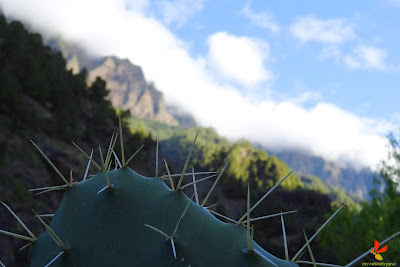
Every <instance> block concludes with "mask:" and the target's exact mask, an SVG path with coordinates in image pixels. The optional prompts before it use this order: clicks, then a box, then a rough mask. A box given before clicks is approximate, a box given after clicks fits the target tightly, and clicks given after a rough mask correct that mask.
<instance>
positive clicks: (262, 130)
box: [1, 0, 394, 166]
mask: <svg viewBox="0 0 400 267" xmlns="http://www.w3.org/2000/svg"><path fill="white" fill-rule="evenodd" d="M1 3H2V4H3V10H4V12H5V13H6V14H7V15H12V16H13V17H15V18H18V19H24V20H26V21H29V22H30V23H32V24H33V26H35V27H39V28H42V29H46V30H47V31H49V32H52V33H54V34H55V33H57V34H62V35H63V36H64V37H65V38H67V39H70V40H75V41H77V42H79V43H81V44H82V45H84V47H86V48H87V49H89V51H98V52H99V53H101V54H114V55H117V56H120V57H128V58H130V59H131V60H132V62H133V63H134V64H138V65H140V66H142V67H143V70H144V72H145V75H146V78H147V79H149V80H152V81H155V83H156V84H157V86H158V88H160V89H161V90H163V92H164V93H165V97H166V100H167V101H168V102H170V103H175V104H177V105H179V106H181V107H183V108H185V109H186V110H188V111H190V112H192V113H193V114H194V116H195V117H196V120H197V121H198V122H199V123H200V124H201V125H203V126H212V127H215V128H216V129H217V130H218V131H219V132H220V133H221V134H223V135H225V136H228V137H230V138H241V137H245V138H247V139H250V140H252V141H257V142H259V143H261V144H263V145H265V146H267V147H271V148H278V149H279V148H281V149H282V148H298V149H303V150H308V151H311V152H312V153H313V154H315V155H319V156H324V157H326V158H329V159H337V160H342V161H347V162H352V163H359V164H362V165H370V166H371V164H375V163H377V161H378V160H380V159H382V158H384V157H385V155H386V148H385V146H384V144H385V142H386V139H385V138H383V137H381V136H382V134H386V132H387V130H388V129H390V128H391V127H392V125H390V124H389V125H386V124H385V122H384V121H383V120H382V121H374V120H370V119H366V118H360V117H357V116H355V115H353V114H351V113H348V112H346V111H343V110H342V109H340V108H338V107H335V106H333V105H331V104H327V103H320V104H317V105H316V106H314V107H312V108H308V109H307V108H304V107H302V106H301V104H300V103H299V102H296V101H274V100H271V99H257V100H254V97H252V98H251V99H250V98H246V97H243V95H242V94H240V93H239V92H238V90H237V89H236V88H235V87H232V86H227V85H226V84H224V83H220V82H218V81H216V80H215V79H214V75H213V74H212V73H211V72H210V71H209V69H208V68H207V67H208V65H209V61H210V59H208V58H207V57H206V56H204V57H199V58H196V59H194V58H192V57H191V56H190V55H189V53H188V52H187V50H186V45H185V43H184V42H182V41H181V40H180V39H179V38H177V37H176V36H174V35H173V34H172V33H171V32H170V31H169V30H168V29H167V28H165V26H163V24H162V23H160V22H159V21H157V20H155V19H153V18H148V17H145V16H143V15H142V14H140V13H138V11H137V10H133V11H127V10H126V9H125V5H126V2H124V1H122V0H118V1H116V0H104V1H97V0H86V1H81V0H58V1H54V0H36V1H31V0H1ZM71 14H73V16H72V15H71ZM218 36H220V37H221V36H222V40H223V41H224V40H225V41H226V40H228V43H229V45H232V46H238V47H237V48H236V49H233V50H231V47H230V46H225V49H226V50H231V52H230V53H228V56H231V57H235V56H240V53H238V51H241V49H242V47H251V48H253V49H254V50H255V51H258V52H257V53H255V54H258V53H261V54H262V53H265V52H266V51H264V50H261V51H259V49H260V48H259V47H260V46H259V45H258V44H257V43H256V42H253V41H254V40H253V39H249V38H247V37H235V36H231V35H229V34H226V33H219V35H214V37H218ZM210 39H211V40H212V38H211V37H210ZM325 39H331V38H325ZM333 39H334V38H333ZM334 40H336V39H334ZM336 42H337V41H336ZM217 44H218V42H217ZM225 44H226V43H225ZM222 47H223V46H222ZM211 48H213V49H214V48H215V46H214V45H211V46H210V53H211V54H212V51H213V49H211ZM245 51H247V50H246V49H245ZM246 53H249V54H250V57H252V56H253V55H251V53H250V52H246ZM268 55H269V51H268V53H267V54H266V55H264V58H265V57H268ZM228 56H226V57H228ZM210 57H211V59H212V58H213V57H214V56H210ZM226 57H225V58H224V59H226ZM228 59H229V58H228ZM207 60H208V62H207ZM217 62H218V60H217ZM229 62H231V64H234V63H237V62H232V61H229ZM257 62H258V63H257ZM220 63H221V64H223V63H222V62H220ZM245 63H246V62H245ZM256 63H257V64H255V65H256V66H258V67H256V68H255V71H256V72H257V71H259V73H260V74H258V75H256V76H254V77H252V78H251V79H248V80H249V81H252V80H254V81H257V80H260V79H261V80H262V79H267V78H268V72H265V69H264V68H262V67H261V66H262V63H260V62H259V61H256ZM246 64H247V63H246ZM237 65H240V64H237ZM249 65H250V67H251V65H252V64H249ZM246 66H247V65H246ZM247 67H249V66H247ZM262 70H264V72H263V71H262ZM235 71H237V70H232V73H234V72H235ZM248 72H251V71H248ZM228 73H229V72H228ZM263 75H264V76H263ZM260 77H261V78H260ZM243 79H244V80H245V78H243ZM243 79H242V80H243ZM306 98H308V97H307V96H306V97H305V99H306ZM300 102H301V101H300ZM392 129H394V127H393V128H392ZM382 131H385V132H382Z"/></svg>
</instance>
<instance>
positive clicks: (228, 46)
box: [208, 32, 272, 87]
mask: <svg viewBox="0 0 400 267" xmlns="http://www.w3.org/2000/svg"><path fill="white" fill-rule="evenodd" d="M208 45H209V52H208V61H209V65H210V67H211V68H212V70H214V71H216V72H217V73H218V74H219V75H221V76H222V77H223V78H224V79H226V80H231V81H235V82H237V83H240V84H242V85H244V86H247V87H252V86H255V85H256V84H258V83H260V82H263V81H266V80H270V79H271V78H272V74H271V73H270V72H269V71H268V70H267V69H266V68H265V66H264V61H266V60H267V59H268V58H269V45H268V43H266V42H264V41H260V40H256V39H251V38H249V37H236V36H234V35H230V34H228V33H226V32H217V33H215V34H213V35H211V36H209V37H208Z"/></svg>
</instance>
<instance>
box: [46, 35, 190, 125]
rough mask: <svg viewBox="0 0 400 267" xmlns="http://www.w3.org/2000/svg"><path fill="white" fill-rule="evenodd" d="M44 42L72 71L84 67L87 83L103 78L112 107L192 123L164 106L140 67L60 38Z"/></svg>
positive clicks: (164, 120) (156, 118)
mask: <svg viewBox="0 0 400 267" xmlns="http://www.w3.org/2000/svg"><path fill="white" fill-rule="evenodd" d="M47 43H48V45H50V46H51V47H52V48H54V49H56V50H59V51H60V52H61V53H62V54H63V56H64V58H65V59H66V61H67V69H70V70H72V71H73V73H78V72H80V71H81V70H82V69H83V68H86V70H87V71H88V82H89V84H90V83H92V82H93V81H94V80H95V79H96V77H97V76H99V77H101V78H102V79H103V80H105V81H106V82H107V88H108V89H109V90H110V94H109V96H108V99H109V100H110V101H111V103H112V105H113V106H114V107H118V106H121V107H123V108H124V109H127V110H129V111H130V112H131V114H132V115H134V116H136V117H138V118H140V119H146V120H153V121H158V122H162V123H165V124H168V125H174V126H176V125H182V126H195V125H196V122H195V120H194V118H193V116H191V115H188V114H185V113H184V112H176V110H177V109H176V108H175V107H173V106H168V107H167V106H166V104H165V101H164V95H163V93H162V92H160V91H159V90H158V89H157V88H156V87H155V85H154V83H152V82H148V81H146V79H145V76H144V73H143V70H142V68H141V67H140V66H137V65H134V64H133V63H132V62H131V61H130V60H129V59H120V58H118V57H116V56H106V57H99V56H92V55H90V54H89V53H88V52H86V51H85V50H83V49H82V48H80V47H79V46H78V45H74V44H70V43H67V42H65V41H63V40H62V39H60V38H58V39H51V40H49V41H48V42H47ZM168 109H170V110H171V111H170V110H168Z"/></svg>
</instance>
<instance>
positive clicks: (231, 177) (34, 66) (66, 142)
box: [0, 16, 361, 266]
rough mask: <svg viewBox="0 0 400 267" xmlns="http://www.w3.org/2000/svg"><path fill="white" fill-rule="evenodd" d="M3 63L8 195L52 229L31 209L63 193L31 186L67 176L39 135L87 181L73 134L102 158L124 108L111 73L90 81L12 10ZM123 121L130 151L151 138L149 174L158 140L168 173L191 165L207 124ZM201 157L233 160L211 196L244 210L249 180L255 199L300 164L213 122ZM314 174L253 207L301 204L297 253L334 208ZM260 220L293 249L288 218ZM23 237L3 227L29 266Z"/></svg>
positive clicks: (0, 249)
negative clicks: (112, 96) (223, 132)
mask: <svg viewBox="0 0 400 267" xmlns="http://www.w3.org/2000/svg"><path fill="white" fill-rule="evenodd" d="M0 66H1V67H0V100H1V102H2V105H1V106H0V201H4V202H6V203H7V204H8V205H9V206H10V207H11V208H12V209H13V210H14V211H15V212H16V213H17V214H18V215H19V216H20V218H21V219H22V220H23V221H24V222H25V223H26V224H27V225H29V227H30V229H32V230H33V232H34V233H35V234H37V235H39V234H40V233H42V232H43V231H44V230H43V229H42V226H41V225H40V223H39V222H38V221H37V219H36V218H34V216H33V214H32V212H31V209H32V208H34V209H35V211H37V212H38V213H39V214H45V213H54V212H55V209H56V207H57V206H58V203H59V201H60V198H61V196H62V192H48V193H46V194H41V195H38V196H35V195H33V194H32V193H30V192H28V191H27V190H28V189H29V188H38V187H44V186H49V185H58V184H60V183H61V181H59V177H57V175H56V174H55V173H54V170H53V169H52V168H51V167H50V166H49V165H48V164H47V162H46V161H45V160H44V159H43V158H42V157H41V155H40V154H39V153H38V152H37V151H36V150H35V148H34V147H33V146H32V144H31V143H30V141H29V139H32V140H33V141H34V142H35V143H36V144H38V146H39V147H40V148H41V149H42V150H43V151H44V152H45V153H46V154H47V155H48V156H49V158H50V159H51V160H52V161H53V162H54V164H55V165H56V166H57V167H58V169H59V170H60V171H61V172H62V173H63V174H64V175H65V176H67V175H69V173H70V172H71V170H73V172H72V176H73V179H75V180H81V179H82V177H83V173H84V170H85V167H86V164H87V159H86V158H85V156H84V155H82V153H80V152H79V150H78V149H77V148H76V147H74V145H72V144H71V141H74V142H75V143H77V144H78V145H79V146H80V147H81V148H82V149H83V150H84V151H86V153H88V154H90V151H91V149H92V148H96V149H95V153H94V155H95V156H94V157H95V160H96V161H100V160H99V156H98V150H97V147H98V145H99V144H100V145H101V146H102V147H107V146H108V142H109V140H110V138H111V135H112V134H113V133H114V132H118V116H117V115H116V114H117V113H116V111H115V110H114V109H113V108H112V105H111V103H110V102H109V101H107V100H105V97H106V96H107V94H108V90H107V89H106V83H105V81H104V80H102V79H100V78H97V79H96V80H95V82H94V83H93V84H91V85H88V84H87V82H86V80H87V73H86V71H85V70H82V71H81V72H80V73H78V74H74V73H73V72H72V71H70V70H67V69H66V61H65V59H64V58H63V57H62V55H61V53H60V52H55V51H54V50H52V49H51V48H49V47H46V46H43V44H42V39H41V36H40V35H39V34H32V33H29V32H28V31H27V30H26V29H24V27H23V25H22V24H21V23H20V22H7V21H6V19H5V18H4V17H3V16H0ZM122 122H123V123H122V124H123V135H124V142H125V149H126V153H127V154H128V153H133V152H134V151H136V150H137V149H138V148H139V147H140V146H141V145H142V144H143V145H144V148H143V149H142V150H141V151H140V153H139V154H138V155H137V156H136V157H135V159H134V160H133V161H132V163H131V164H130V167H131V168H132V169H134V170H135V171H137V172H139V173H141V174H143V175H146V176H154V175H155V174H156V170H155V162H156V160H155V158H156V140H157V139H158V140H160V144H159V148H160V150H159V154H158V156H159V160H158V162H160V163H159V166H158V167H159V169H158V174H159V175H160V174H162V173H163V172H164V171H165V167H163V166H164V164H161V163H163V159H165V160H166V161H167V162H168V164H169V166H170V170H171V171H172V172H174V173H179V172H181V170H182V165H183V164H184V162H185V159H186V156H187V153H188V151H189V147H190V146H191V143H192V141H193V138H194V136H195V134H196V131H197V129H195V128H189V129H183V128H180V127H170V126H166V125H163V124H154V125H152V126H149V125H150V124H151V123H148V122H144V121H141V122H140V121H138V120H136V119H134V118H133V119H132V117H131V115H130V114H129V112H122ZM128 126H129V128H128ZM116 150H117V151H116V152H117V153H119V151H118V150H119V149H118V148H116ZM192 158H193V159H192V161H191V162H190V168H191V167H193V168H194V169H195V171H220V170H221V169H222V167H223V166H224V164H225V163H226V162H227V160H228V159H230V164H229V165H228V167H227V169H226V171H225V173H224V174H223V176H222V180H221V182H220V184H219V185H218V186H217V187H216V189H215V191H214V192H213V195H212V197H211V198H210V200H209V203H210V205H214V204H215V206H214V207H213V209H214V210H216V211H217V212H219V213H222V214H224V215H227V216H229V217H232V218H234V219H237V218H238V217H239V216H241V215H242V214H243V213H244V212H245V210H246V189H247V185H248V184H250V186H251V202H252V203H255V202H256V201H257V200H258V199H259V198H260V197H261V196H262V195H263V194H264V193H265V192H266V191H267V190H268V189H270V188H271V187H272V186H273V185H274V184H276V182H278V181H279V180H280V179H281V178H283V177H284V176H285V175H286V174H288V173H289V171H290V169H289V167H288V166H287V165H286V164H285V163H284V162H283V161H281V160H280V159H278V158H277V157H275V156H271V155H269V154H268V153H267V152H266V151H265V150H260V149H256V148H254V147H253V146H252V145H251V144H250V143H249V142H247V141H245V140H241V141H239V142H236V143H234V144H232V143H230V142H229V141H228V140H226V139H225V138H223V137H220V136H219V135H218V134H217V133H216V132H215V131H214V130H213V129H208V128H207V129H200V133H199V137H198V139H197V142H196V145H195V148H194V151H193V155H192ZM89 173H90V174H94V173H95V170H94V169H90V171H89ZM68 177H69V176H68ZM190 179H191V178H190ZM313 179H314V180H315V179H317V178H313ZM304 181H305V180H304V177H301V176H300V175H296V174H292V175H291V176H290V177H289V178H288V179H287V180H286V181H285V182H283V183H282V185H281V186H279V187H278V188H277V189H276V190H275V191H274V192H273V193H272V194H271V195H270V196H269V197H268V199H267V200H266V201H265V203H263V204H262V205H260V206H259V207H258V208H257V209H256V210H254V212H253V213H252V216H254V217H257V216H260V215H265V214H273V213H278V212H280V211H291V210H296V211H297V212H296V213H292V214H289V215H287V221H286V233H287V235H288V245H289V254H290V255H294V253H295V252H297V250H298V249H299V248H300V247H301V246H302V245H303V244H304V236H303V232H302V230H303V229H305V231H306V232H307V234H308V235H311V234H312V233H314V232H315V231H316V229H317V228H318V227H319V226H320V225H321V224H322V222H323V221H324V215H325V214H327V213H331V212H332V211H333V209H332V201H331V198H330V197H332V195H331V194H332V191H329V190H328V189H329V188H328V189H327V188H326V187H324V186H323V185H318V182H315V181H314V182H312V181H311V182H309V181H308V182H304ZM185 182H187V181H185ZM212 183H213V180H208V181H206V182H203V183H199V185H198V190H199V197H200V198H204V196H205V195H206V193H207V192H208V190H209V188H210V187H211V185H212ZM310 184H312V185H313V186H310ZM190 190H191V189H189V190H188V191H187V193H188V194H189V195H191V194H192V192H191V191H190ZM337 196H339V195H337ZM343 201H349V203H351V201H350V200H348V199H347V200H346V199H341V198H340V197H337V198H336V202H340V203H342V202H343ZM0 214H1V216H0V229H3V230H7V231H11V232H16V233H20V232H21V230H22V229H21V227H20V226H19V224H18V222H17V221H16V220H14V218H13V217H12V215H11V214H9V213H8V211H7V210H6V209H5V208H3V207H0ZM346 220H347V219H346ZM254 227H255V228H256V229H257V231H256V235H255V240H256V241H257V242H258V243H259V244H261V245H262V246H263V247H265V248H267V250H268V251H269V252H271V253H272V254H274V255H276V256H278V257H281V258H283V257H284V249H283V238H282V232H281V221H280V219H279V217H277V218H273V219H269V220H268V221H258V222H257V223H255V225H254ZM327 240H329V239H327ZM319 243H320V240H316V241H314V242H313V246H312V247H313V250H314V255H315V257H316V258H317V259H318V260H319V261H330V262H335V261H336V260H337V257H336V255H338V254H336V253H335V251H339V250H335V249H336V248H334V247H329V249H325V250H324V249H320V248H319ZM23 244H24V243H23V242H21V241H19V240H16V239H12V238H10V237H8V236H5V235H1V236H0V259H1V260H2V261H3V262H4V263H5V264H6V265H8V266H26V265H27V261H28V258H29V249H25V250H23V251H21V252H19V251H18V248H20V247H21V246H23ZM360 253H361V251H360ZM304 259H307V256H305V257H304Z"/></svg>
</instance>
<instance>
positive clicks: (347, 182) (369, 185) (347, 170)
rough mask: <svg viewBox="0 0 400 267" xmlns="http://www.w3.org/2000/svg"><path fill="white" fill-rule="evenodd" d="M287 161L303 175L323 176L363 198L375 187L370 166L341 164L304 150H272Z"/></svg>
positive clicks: (324, 179) (332, 184)
mask: <svg viewBox="0 0 400 267" xmlns="http://www.w3.org/2000/svg"><path fill="white" fill-rule="evenodd" d="M271 153H272V154H274V155H276V156H277V157H278V158H280V159H282V160H283V161H284V162H286V163H287V164H288V165H289V166H290V167H291V168H292V169H293V170H296V171H297V172H300V173H301V174H303V175H312V176H317V177H319V178H321V179H322V180H323V181H324V182H325V183H327V184H329V185H331V186H335V187H339V188H342V189H344V190H346V191H347V192H350V193H351V194H353V195H354V196H356V197H358V198H361V199H368V198H369V195H368V194H369V192H370V191H371V190H372V189H373V188H374V184H373V180H374V175H375V174H374V172H373V171H372V170H370V169H369V168H361V169H357V168H354V167H351V166H341V165H340V164H338V163H337V162H333V161H328V160H325V159H323V158H321V157H316V156H312V155H310V154H307V153H304V152H297V151H280V152H271Z"/></svg>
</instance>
